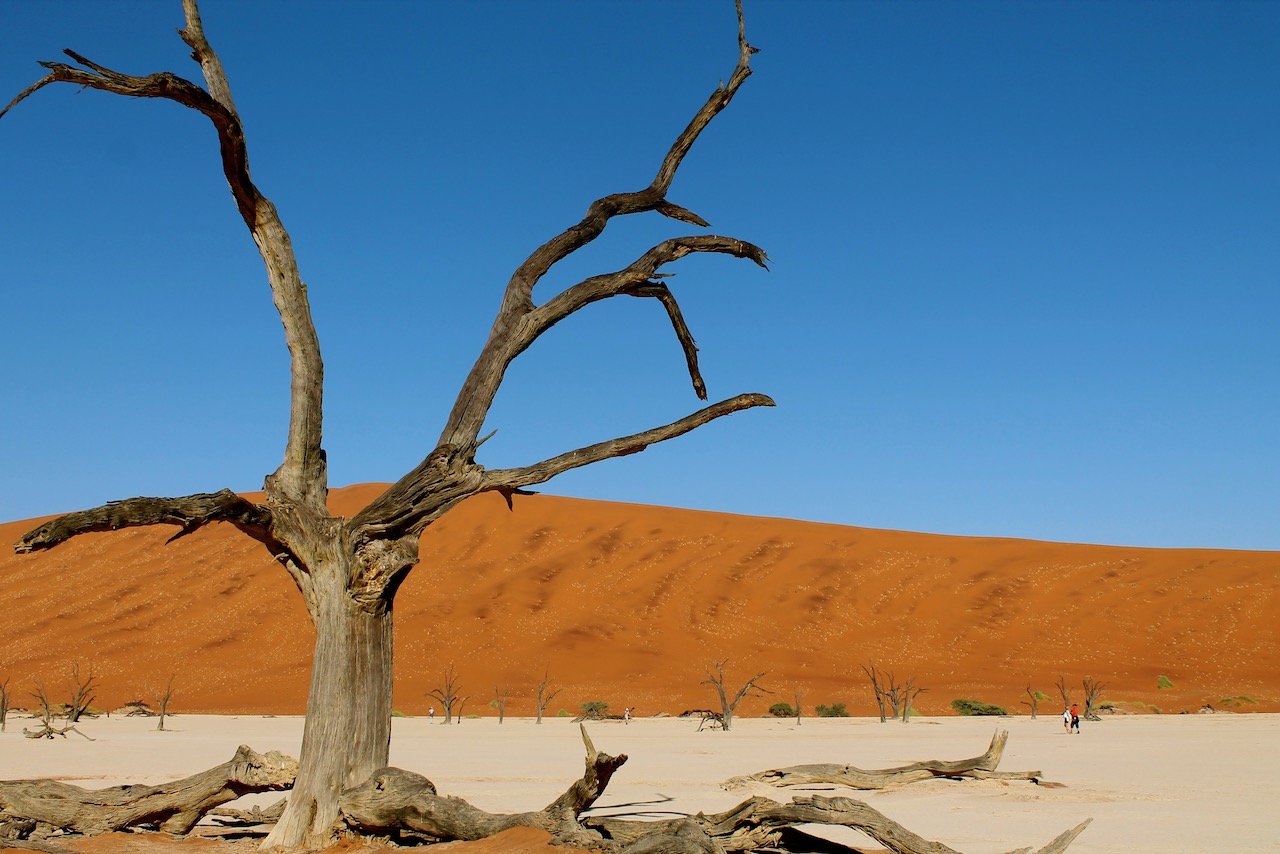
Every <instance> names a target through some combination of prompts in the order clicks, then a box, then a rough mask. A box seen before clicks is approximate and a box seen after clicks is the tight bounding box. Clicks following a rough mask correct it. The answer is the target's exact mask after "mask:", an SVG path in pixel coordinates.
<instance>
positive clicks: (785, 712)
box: [769, 703, 796, 718]
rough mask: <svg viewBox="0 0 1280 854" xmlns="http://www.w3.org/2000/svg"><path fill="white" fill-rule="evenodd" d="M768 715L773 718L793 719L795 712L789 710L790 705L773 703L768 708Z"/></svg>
mask: <svg viewBox="0 0 1280 854" xmlns="http://www.w3.org/2000/svg"><path fill="white" fill-rule="evenodd" d="M769 714H771V715H773V716H774V717H775V718H794V717H795V716H796V710H795V709H793V708H791V704H790V703H774V704H773V705H772V706H770V707H769Z"/></svg>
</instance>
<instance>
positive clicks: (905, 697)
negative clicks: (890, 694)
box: [895, 676, 929, 724]
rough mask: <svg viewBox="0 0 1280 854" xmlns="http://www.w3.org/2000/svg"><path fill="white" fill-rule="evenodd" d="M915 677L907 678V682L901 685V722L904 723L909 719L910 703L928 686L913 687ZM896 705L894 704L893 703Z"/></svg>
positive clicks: (926, 689)
mask: <svg viewBox="0 0 1280 854" xmlns="http://www.w3.org/2000/svg"><path fill="white" fill-rule="evenodd" d="M915 682H916V678H915V677H914V676H912V677H911V678H910V679H908V680H907V684H906V685H903V686H902V694H901V697H902V722H903V723H904V724H905V723H907V722H908V721H909V720H910V719H911V708H912V706H911V704H912V703H914V702H915V700H916V697H919V696H920V695H921V694H923V693H924V692H925V691H928V690H929V689H928V688H917V687H915ZM895 705H896V704H895Z"/></svg>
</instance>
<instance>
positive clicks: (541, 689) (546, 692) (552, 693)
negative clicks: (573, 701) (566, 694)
mask: <svg viewBox="0 0 1280 854" xmlns="http://www.w3.org/2000/svg"><path fill="white" fill-rule="evenodd" d="M559 693H560V689H559V688H556V689H555V690H552V689H551V666H550V665H547V669H546V670H545V671H544V672H543V674H542V681H541V682H539V683H538V693H537V696H536V697H535V699H534V701H535V702H536V703H537V707H538V718H537V720H535V721H534V723H536V724H540V723H542V715H543V713H544V712H546V710H547V706H548V705H549V704H550V703H551V701H552V700H554V699H555V698H556V694H559Z"/></svg>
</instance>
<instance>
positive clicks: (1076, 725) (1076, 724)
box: [1070, 703, 1080, 735]
mask: <svg viewBox="0 0 1280 854" xmlns="http://www.w3.org/2000/svg"><path fill="white" fill-rule="evenodd" d="M1070 731H1071V732H1074V733H1075V734H1076V735H1079V734H1080V704H1079V703H1072V704H1071V730H1070Z"/></svg>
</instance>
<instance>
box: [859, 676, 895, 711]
mask: <svg viewBox="0 0 1280 854" xmlns="http://www.w3.org/2000/svg"><path fill="white" fill-rule="evenodd" d="M862 672H863V673H865V674H867V678H868V679H870V680H871V690H872V691H874V692H875V694H876V706H877V708H879V709H880V723H884V722H885V714H884V705H885V702H886V701H887V700H888V699H889V692H888V689H887V688H886V687H885V685H884V684H883V683H884V681H885V678H886V676H887V677H888V681H890V682H892V681H893V674H892V673H890V674H885V673H882V672H881V671H880V670H879V668H877V667H876V666H875V665H874V664H864V665H862ZM893 715H894V717H897V716H898V709H897V707H896V706H895V707H894V710H893Z"/></svg>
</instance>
